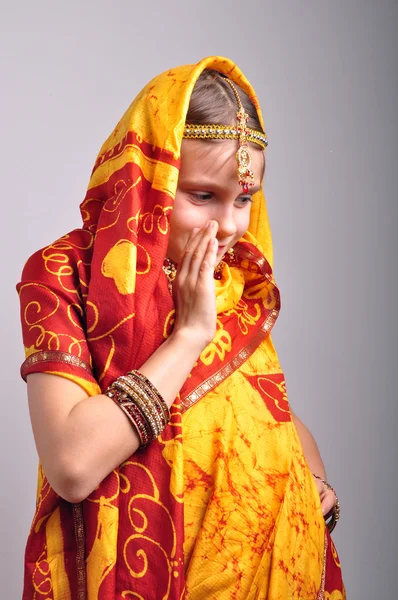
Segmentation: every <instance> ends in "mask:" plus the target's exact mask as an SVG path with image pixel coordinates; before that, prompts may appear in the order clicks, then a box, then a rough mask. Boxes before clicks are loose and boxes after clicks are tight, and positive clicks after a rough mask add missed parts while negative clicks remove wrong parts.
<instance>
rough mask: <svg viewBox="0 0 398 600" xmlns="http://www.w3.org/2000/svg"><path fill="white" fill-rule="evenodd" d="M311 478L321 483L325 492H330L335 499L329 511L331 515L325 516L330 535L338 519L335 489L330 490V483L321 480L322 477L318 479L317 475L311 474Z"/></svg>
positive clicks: (338, 508)
mask: <svg viewBox="0 0 398 600" xmlns="http://www.w3.org/2000/svg"><path fill="white" fill-rule="evenodd" d="M313 476H314V477H315V479H318V481H320V482H321V483H323V485H324V486H325V488H326V489H327V490H331V491H332V492H333V494H334V496H335V498H336V503H335V505H334V508H333V510H332V511H331V513H329V514H327V515H325V523H326V527H327V528H328V529H329V533H332V531H333V529H334V528H335V527H336V524H337V521H338V520H339V519H340V502H339V499H338V498H337V494H336V491H335V489H334V488H332V486H331V485H330V483H328V482H327V481H325V480H324V479H322V477H319V475H315V473H313Z"/></svg>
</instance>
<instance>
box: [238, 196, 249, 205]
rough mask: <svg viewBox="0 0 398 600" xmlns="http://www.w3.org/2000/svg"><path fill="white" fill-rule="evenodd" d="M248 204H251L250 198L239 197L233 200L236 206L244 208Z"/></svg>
mask: <svg viewBox="0 0 398 600" xmlns="http://www.w3.org/2000/svg"><path fill="white" fill-rule="evenodd" d="M249 202H253V199H252V197H251V196H239V198H237V199H236V200H235V203H236V204H237V206H245V205H246V204H248V203H249Z"/></svg>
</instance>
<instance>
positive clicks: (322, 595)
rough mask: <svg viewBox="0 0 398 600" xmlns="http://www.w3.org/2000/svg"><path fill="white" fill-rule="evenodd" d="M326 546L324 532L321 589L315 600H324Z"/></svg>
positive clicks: (327, 544)
mask: <svg viewBox="0 0 398 600" xmlns="http://www.w3.org/2000/svg"><path fill="white" fill-rule="evenodd" d="M328 546H329V542H328V535H327V533H326V531H325V547H324V550H323V569H322V578H321V587H320V589H319V592H318V595H317V597H316V600H325V581H326V557H327V550H328Z"/></svg>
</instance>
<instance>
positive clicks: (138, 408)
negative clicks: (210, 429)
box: [104, 371, 170, 448]
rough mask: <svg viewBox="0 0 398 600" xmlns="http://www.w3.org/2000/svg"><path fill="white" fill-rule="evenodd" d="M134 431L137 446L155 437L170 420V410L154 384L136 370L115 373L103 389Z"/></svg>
mask: <svg viewBox="0 0 398 600" xmlns="http://www.w3.org/2000/svg"><path fill="white" fill-rule="evenodd" d="M104 395H105V396H108V398H111V400H113V401H114V402H115V403H116V404H117V405H118V406H119V408H120V409H121V410H123V412H124V413H125V414H126V416H127V417H128V419H129V420H130V422H131V423H132V424H133V425H134V428H135V429H136V431H137V434H138V437H139V440H140V446H139V447H140V448H145V446H147V445H148V444H149V443H150V442H152V441H153V440H155V439H156V438H157V437H158V436H159V435H160V434H161V433H162V431H163V429H164V428H165V427H166V425H167V423H168V422H169V421H170V410H169V407H168V406H167V404H166V402H165V400H164V399H163V397H162V396H161V395H160V393H159V392H158V390H157V389H156V388H155V386H154V385H153V384H152V383H151V382H150V381H149V379H147V378H146V377H145V375H143V374H142V373H140V372H139V371H131V372H129V373H127V375H121V376H120V377H118V378H117V379H116V380H115V381H114V382H113V383H112V384H111V385H110V386H109V387H108V388H107V389H106V391H105V392H104Z"/></svg>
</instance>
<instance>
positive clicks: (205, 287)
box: [173, 221, 218, 352]
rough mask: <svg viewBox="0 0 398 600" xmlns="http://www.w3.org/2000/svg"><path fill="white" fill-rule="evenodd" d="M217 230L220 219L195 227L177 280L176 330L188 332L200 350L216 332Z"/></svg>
mask: <svg viewBox="0 0 398 600" xmlns="http://www.w3.org/2000/svg"><path fill="white" fill-rule="evenodd" d="M217 230H218V224H217V222H216V221H209V222H208V223H207V224H205V225H204V226H203V227H202V228H201V229H197V228H196V229H193V230H192V233H191V235H190V237H189V240H188V243H187V245H186V247H185V249H184V252H183V255H182V257H181V261H180V264H179V265H178V270H177V276H176V278H175V280H174V283H173V296H174V300H175V304H176V323H175V326H174V332H173V333H177V332H185V333H188V335H189V339H190V340H192V342H193V343H194V344H195V343H197V344H198V345H199V346H200V352H201V351H202V350H203V348H205V347H206V346H207V344H209V343H210V342H211V341H212V339H213V337H214V334H215V331H216V317H217V313H216V294H215V283H214V276H213V275H214V269H215V267H216V262H217V250H218V242H217V239H216V235H217Z"/></svg>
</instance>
